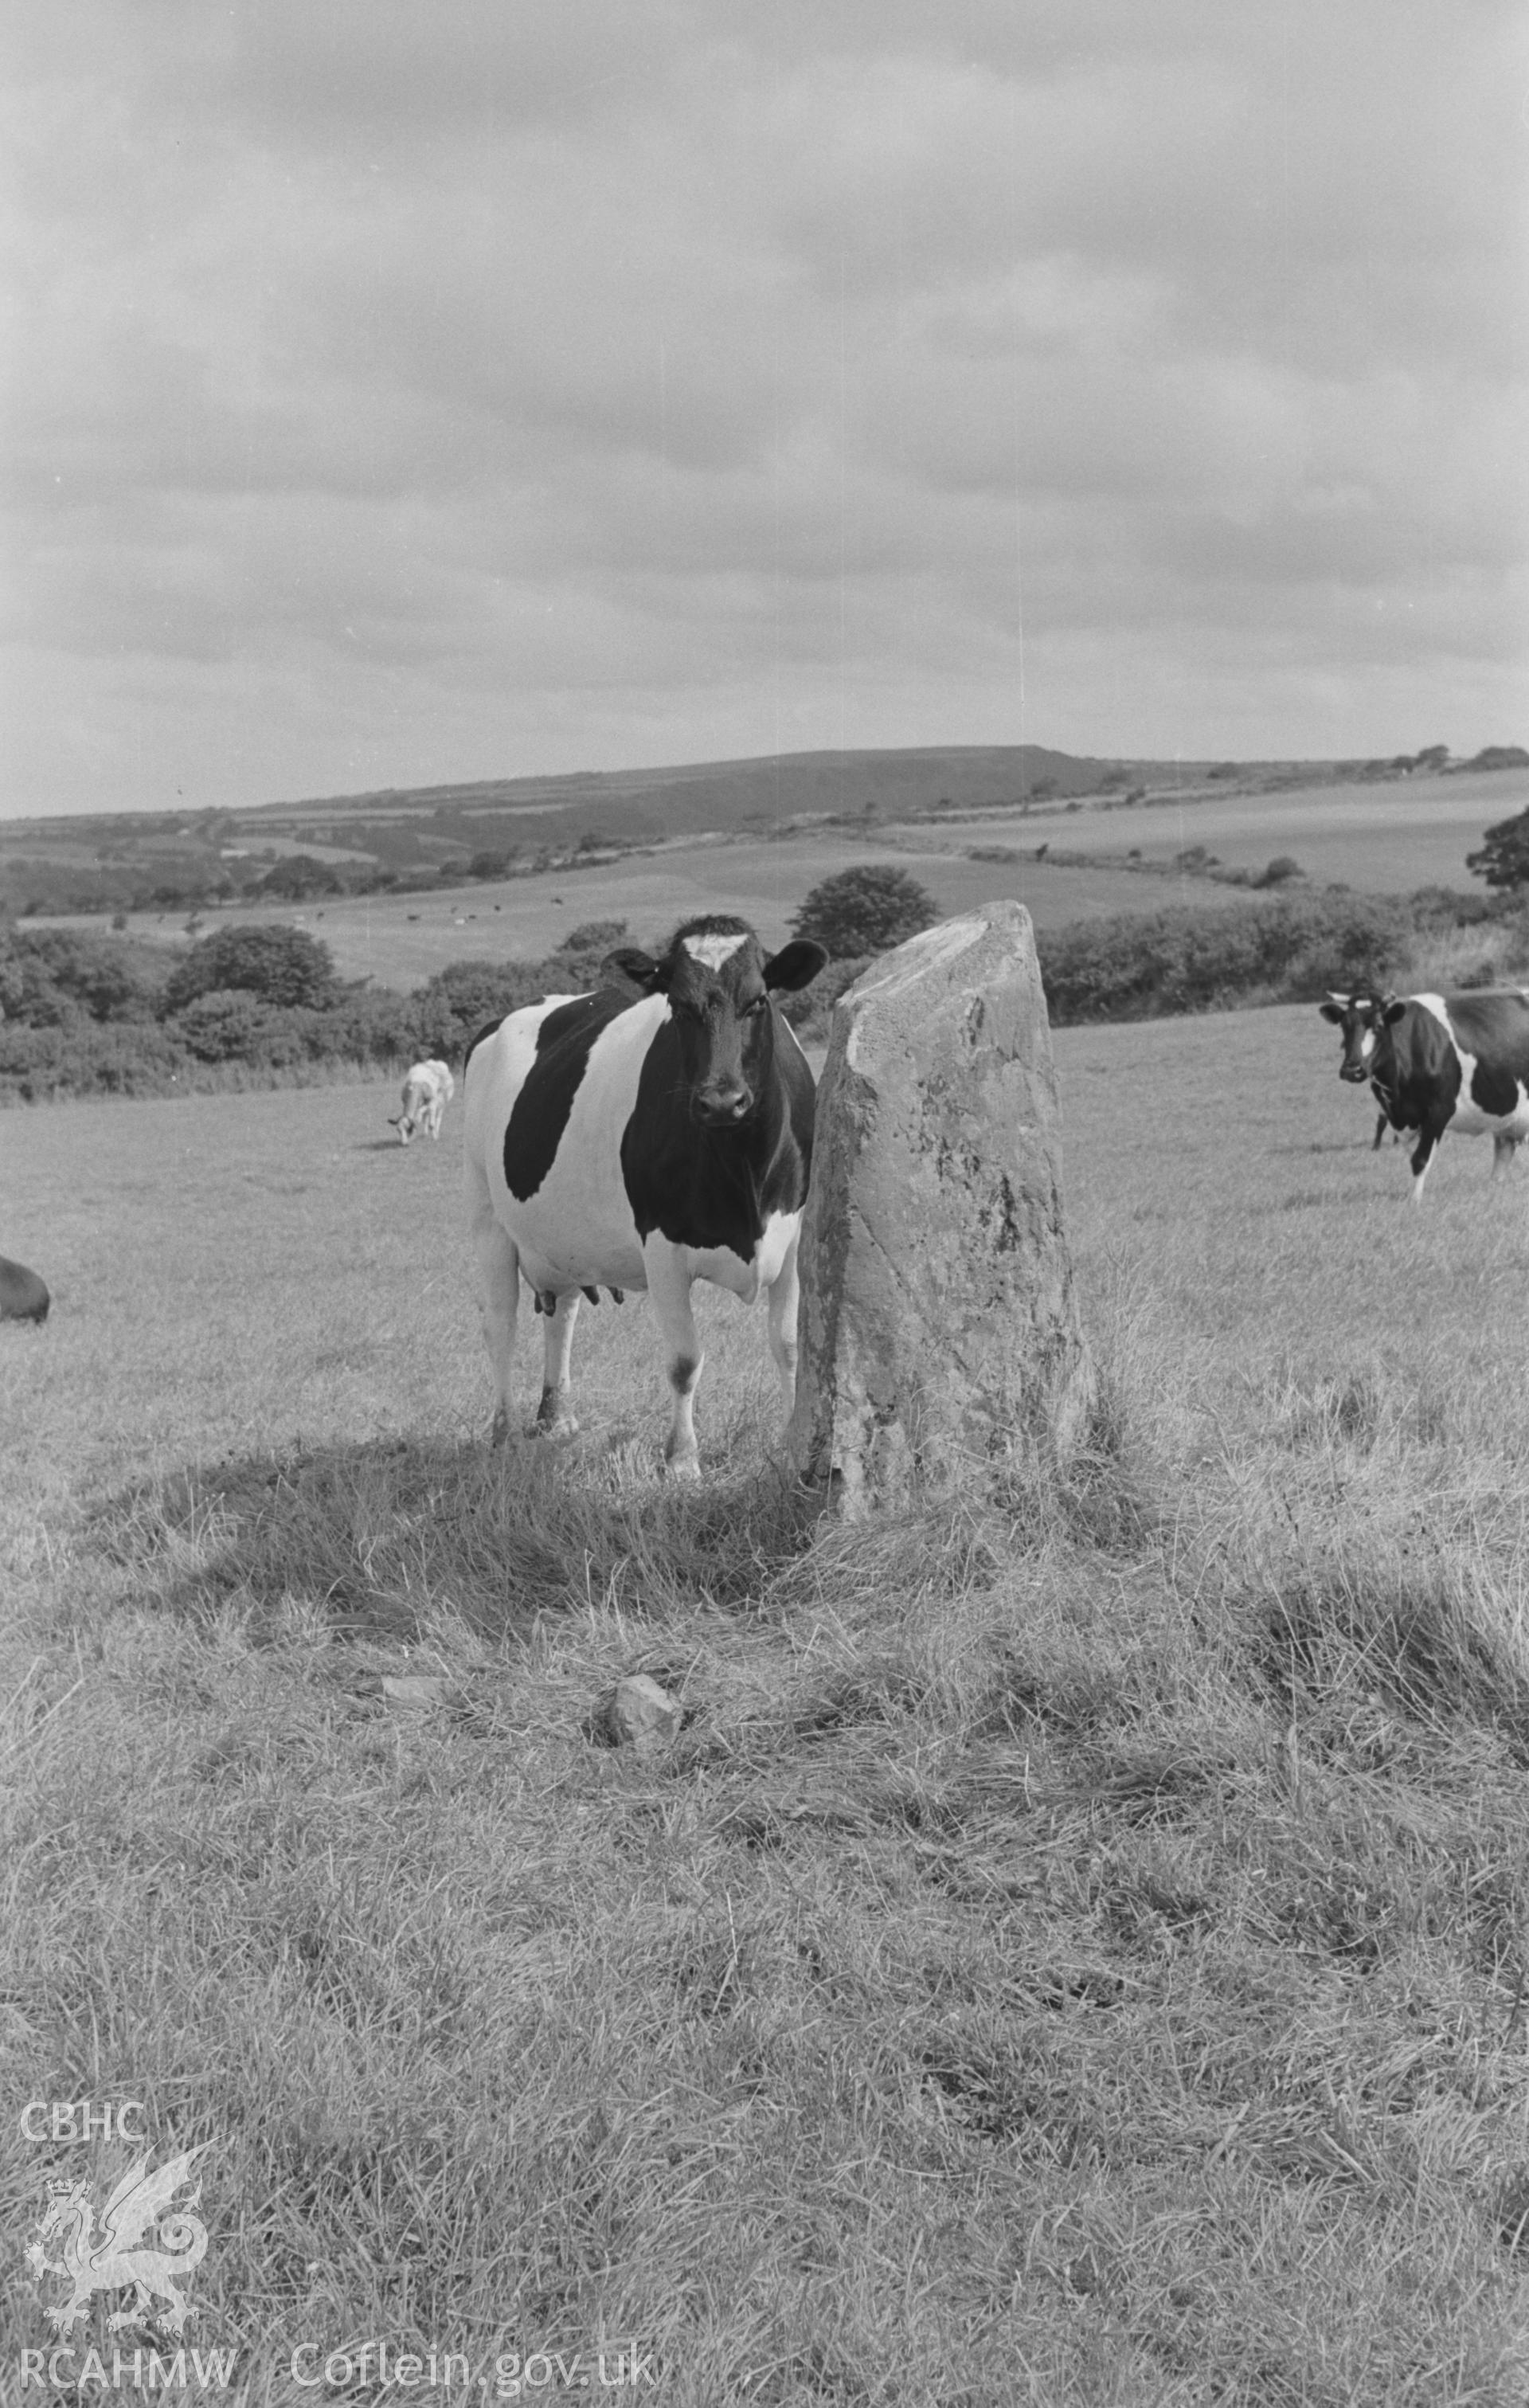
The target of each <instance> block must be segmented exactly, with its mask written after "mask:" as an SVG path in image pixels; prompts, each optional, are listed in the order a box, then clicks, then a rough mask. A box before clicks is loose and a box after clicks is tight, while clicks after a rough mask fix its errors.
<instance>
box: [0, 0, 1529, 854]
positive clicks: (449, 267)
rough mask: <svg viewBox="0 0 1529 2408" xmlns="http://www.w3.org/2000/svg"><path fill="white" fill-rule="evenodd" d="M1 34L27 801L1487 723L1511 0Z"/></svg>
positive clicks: (639, 13)
mask: <svg viewBox="0 0 1529 2408" xmlns="http://www.w3.org/2000/svg"><path fill="white" fill-rule="evenodd" d="M12 39H13V49H14V52H15V72H14V74H13V78H12V82H11V99H10V102H9V104H8V117H9V132H10V135H11V136H12V142H13V148H14V149H15V150H17V151H18V152H19V154H20V155H21V159H22V163H23V174H22V178H21V200H20V203H19V205H18V208H17V210H16V213H15V217H14V221H13V224H12V229H11V246H12V257H13V261H14V272H13V274H12V276H11V278H10V289H11V291H12V294H13V295H14V301H13V310H14V322H13V325H12V328H11V356H12V357H13V358H15V359H17V360H19V361H20V363H21V367H20V370H19V372H18V373H17V375H16V376H15V378H14V380H13V384H12V389H11V392H10V395H9V400H8V405H7V447H6V448H7V496H8V503H9V509H10V550H11V556H12V557H13V558H15V559H17V560H18V561H19V562H20V563H21V574H20V576H19V578H18V580H17V590H16V594H15V596H14V600H13V605H12V609H11V612H10V616H9V619H8V622H7V624H8V626H9V629H10V634H11V638H12V641H13V642H14V643H15V644H16V645H17V646H19V647H21V650H20V652H18V653H17V655H16V660H17V661H18V662H19V663H20V664H21V667H19V668H18V669H15V670H13V673H12V675H13V691H14V695H15V706H16V707H15V709H14V710H13V713H12V717H13V723H14V724H13V729H12V738H11V741H12V744H13V748H14V749H13V753H12V767H11V770H10V778H11V781H12V785H11V807H12V808H15V809H21V810H26V809H44V808H87V807H92V806H95V805H98V803H99V799H100V795H99V779H100V771H99V768H98V767H96V766H94V765H98V764H100V763H102V762H103V761H104V762H107V763H108V764H110V766H111V775H112V781H113V791H114V793H115V795H116V797H117V798H118V799H120V800H124V801H125V800H132V799H137V800H141V801H144V802H151V801H154V800H156V799H162V798H163V796H164V786H165V781H166V779H167V778H168V776H169V774H170V766H171V764H172V763H179V764H180V765H181V766H180V768H179V772H178V774H179V777H180V779H181V781H182V782H183V781H184V777H185V776H186V775H187V774H189V775H191V776H192V777H193V780H196V781H200V782H201V783H202V784H203V785H204V786H205V787H206V788H207V790H208V796H209V798H211V799H217V800H221V801H238V800H246V801H248V800H257V799H261V798H263V797H264V796H270V795H274V794H279V793H282V792H293V791H307V792H317V791H322V788H323V787H324V785H325V784H326V783H328V782H330V781H336V782H340V783H345V782H354V779H353V776H352V774H351V773H352V772H353V771H354V769H355V767H356V766H357V765H358V764H361V763H375V765H376V769H375V774H376V775H377V776H378V778H379V781H382V782H388V783H399V782H404V781H411V780H414V779H417V778H427V777H434V776H439V777H442V778H445V777H450V776H461V775H489V774H494V773H500V774H504V773H509V772H513V771H516V770H527V771H529V770H534V769H540V768H558V767H598V766H617V765H621V764H624V763H627V762H631V761H636V760H640V759H654V758H659V757H663V758H684V757H687V756H689V757H704V756H705V754H706V753H708V752H711V751H715V750H722V751H729V752H742V751H747V750H750V749H768V747H769V745H771V744H773V743H775V742H777V741H781V740H793V741H801V742H804V743H813V744H816V743H825V742H826V743H831V742H835V741H839V740H844V741H853V742H876V741H886V742H889V743H892V742H916V741H921V740H922V741H929V742H933V741H959V740H963V739H964V738H965V739H969V740H972V741H993V740H1002V739H1004V738H1019V737H1021V736H1032V737H1035V738H1040V739H1044V740H1050V741H1055V742H1058V743H1063V744H1068V745H1071V746H1073V747H1075V748H1076V749H1079V750H1090V751H1093V750H1108V749H1120V750H1123V751H1137V750H1140V751H1146V750H1152V749H1172V748H1173V745H1174V744H1177V745H1178V746H1179V749H1181V750H1188V751H1190V752H1192V753H1224V752H1231V751H1235V750H1236V749H1238V747H1239V745H1240V746H1241V747H1242V748H1243V749H1252V750H1255V751H1260V752H1269V751H1274V750H1280V751H1296V752H1300V751H1313V750H1322V749H1324V748H1331V747H1335V746H1336V749H1338V750H1343V751H1352V752H1363V751H1370V750H1377V749H1388V750H1389V749H1400V747H1402V746H1403V745H1407V744H1410V743H1414V742H1422V741H1423V740H1436V737H1437V731H1438V729H1439V727H1440V726H1446V728H1447V732H1449V733H1450V734H1451V735H1452V737H1453V739H1454V740H1456V741H1458V742H1459V743H1461V744H1462V745H1471V744H1474V743H1476V742H1479V741H1484V740H1487V739H1488V738H1493V737H1503V738H1511V737H1512V736H1513V735H1514V734H1515V733H1522V725H1521V724H1520V721H1519V719H1518V718H1517V717H1516V716H1515V714H1518V713H1522V710H1523V702H1524V696H1523V694H1522V688H1521V687H1519V686H1516V685H1515V683H1514V681H1513V676H1512V669H1511V652H1512V638H1513V637H1514V635H1515V633H1516V632H1517V631H1518V629H1519V628H1521V627H1522V620H1521V619H1518V618H1517V617H1516V616H1515V613H1516V611H1517V609H1518V602H1517V589H1516V587H1515V586H1514V584H1513V582H1512V577H1513V573H1514V565H1515V563H1516V562H1517V561H1518V560H1520V559H1521V558H1522V531H1523V512H1522V468H1521V466H1520V465H1519V464H1520V463H1521V462H1522V457H1523V456H1524V433H1525V428H1524V409H1523V398H1522V394H1523V359H1522V349H1523V333H1524V323H1523V309H1522V299H1521V294H1522V265H1523V251H1524V243H1523V222H1522V208H1521V207H1517V206H1516V205H1515V202H1514V195H1515V194H1516V193H1517V192H1518V191H1519V188H1520V179H1521V178H1522V139H1523V136H1522V123H1521V122H1520V119H1519V110H1518V104H1517V99H1516V97H1515V95H1516V94H1519V93H1522V91H1523V90H1524V88H1525V86H1526V84H1529V74H1526V73H1525V68H1526V65H1529V61H1526V59H1525V57H1524V50H1525V42H1524V36H1523V29H1522V24H1521V23H1520V22H1519V21H1518V19H1517V16H1516V13H1515V12H1512V11H1509V10H1508V8H1506V7H1498V6H1496V5H1495V0H1468V5H1466V6H1465V7H1461V6H1459V5H1455V0H1451V5H1450V7H1445V5H1444V0H1388V4H1387V5H1386V6H1385V7H1381V6H1380V0H1355V5H1353V6H1352V7H1349V8H1347V9H1344V10H1342V11H1335V10H1333V9H1331V8H1330V7H1319V6H1318V5H1316V0H1292V5H1291V6H1290V7H1286V8H1284V9H1282V10H1280V11H1279V12H1273V13H1268V14H1265V13H1264V12H1257V11H1243V10H1226V9H1222V8H1217V7H1213V6H1212V5H1211V0H1165V5H1164V6H1163V7H1158V8H1154V9H1152V10H1142V9H1139V8H1128V7H1125V6H1124V5H1123V0H1076V5H1069V6H1066V7H1064V6H1063V5H1062V0H1037V4H1036V6H1034V7H1028V8H1026V9H1025V10H1024V11H1017V10H1014V9H1013V8H1012V7H1009V6H1007V0H1006V4H1005V5H1003V6H999V5H996V0H994V5H988V0H950V5H949V6H947V7H941V8H938V9H936V8H935V7H933V6H931V5H923V0H881V5H879V6H873V5H871V0H863V5H858V6H856V5H848V0H847V5H845V6H843V7H837V8H836V9H835V10H833V11H828V12H825V11H823V10H822V8H821V7H815V6H813V7H809V6H807V5H805V0H778V5H776V6H773V7H764V6H763V5H758V6H756V5H754V4H753V0H736V5H731V6H730V7H728V9H726V10H725V11H717V10H715V9H714V8H710V7H702V6H701V5H700V0H652V5H647V6H645V7H642V8H641V9H636V8H633V7H631V6H630V5H629V0H578V5H576V6H570V5H568V0H521V5H518V6H517V7H515V8H514V9H506V8H504V7H502V6H500V5H499V0H460V4H459V5H458V6H456V7H453V8H452V9H450V10H448V11H436V12H434V13H429V12H424V11H422V10H421V9H420V8H419V7H417V5H415V0H365V4H364V5H362V0H325V6H324V7H322V8H315V7H312V6H311V5H309V4H308V0H263V5H262V6H260V7H253V6H250V5H241V6H238V7H233V8H230V9H228V10H219V11H216V12H214V11H207V10H193V9H187V8H185V7H182V6H180V5H179V0H134V5H132V6H131V7H130V6H128V5H127V0H78V5H77V6H75V7H71V8H69V9H67V10H58V9H51V10H45V9H43V8H42V7H40V6H36V7H27V8H23V10H22V11H21V16H20V19H19V22H18V24H17V26H16V28H15V29H14V32H13V36H12ZM1021 660H1022V661H1023V664H1024V674H1023V679H1022V680H1021V677H1020V663H1021ZM39 663H43V664H46V674H42V673H40V672H39V667H38V665H39ZM1168 696H1172V697H1175V699H1174V700H1173V702H1172V703H1171V706H1170V705H1169V704H1168V703H1167V702H1166V701H1165V697H1168ZM1303 697H1304V699H1303ZM61 706H62V707H64V708H65V709H66V710H67V711H68V713H69V714H70V717H71V721H72V723H73V724H76V725H78V726H80V727H82V728H84V729H86V730H88V731H91V736H90V741H89V742H86V743H84V744H83V745H82V746H79V747H75V748H73V749H71V750H69V751H67V752H65V751H64V750H62V749H61V748H60V747H59V746H58V745H57V744H56V742H55V740H54V738H53V734H52V726H51V724H50V713H52V712H55V711H56V710H58V709H59V708H60V707H61ZM1293 710H1294V711H1295V714H1296V716H1295V718H1294V719H1293V718H1292V711H1293ZM1302 710H1305V711H1306V712H1307V713H1308V716H1309V724H1306V723H1303V722H1302V721H1301V719H1300V715H1299V714H1300V712H1301V711H1302ZM1470 711H1474V712H1477V713H1479V714H1480V716H1479V717H1477V718H1475V719H1472V718H1470V717H1469V716H1468V712H1470ZM135 712H137V713H138V714H139V719H138V722H137V723H135ZM1398 713H1399V714H1400V716H1399V718H1398V717H1397V716H1396V715H1397V714H1398ZM1196 714H1197V717H1198V724H1197V725H1191V724H1189V721H1190V719H1191V718H1193V717H1194V716H1195V715H1196ZM135 724H136V725H137V732H136V734H134V733H133V730H134V728H135ZM1170 738H1171V739H1172V743H1170V740H1169V739H1170ZM390 748H391V749H390ZM654 748H658V749H657V750H656V751H655V749H654ZM82 762H86V763H89V764H91V765H93V766H92V767H90V770H89V773H88V774H87V772H86V771H85V770H84V769H82V768H81V766H80V765H81V763H82Z"/></svg>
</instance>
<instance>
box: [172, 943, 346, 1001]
mask: <svg viewBox="0 0 1529 2408" xmlns="http://www.w3.org/2000/svg"><path fill="white" fill-rule="evenodd" d="M233 988H242V989H243V990H244V991H245V992H247V993H248V994H250V995H256V996H259V997H260V999H261V1001H262V1002H263V1003H276V1004H307V1005H310V1006H311V1007H313V1009H315V1010H316V1011H322V1010H323V1009H324V1007H325V1006H326V1005H327V1004H329V1003H332V1002H333V1000H334V996H335V957H334V955H333V953H331V952H330V950H329V947H328V946H327V945H326V944H325V943H324V942H323V940H322V938H319V937H310V936H309V935H308V933H307V929H306V928H279V927H271V926H268V925H259V924H255V925H250V924H245V925H235V926H234V927H231V928H218V929H216V930H214V932H213V934H212V935H211V936H210V937H204V938H203V939H202V941H201V943H200V944H196V945H193V947H192V949H191V951H190V953H187V954H186V956H185V958H184V960H182V961H179V962H178V963H177V964H176V966H175V968H174V969H173V970H172V971H171V972H170V977H169V982H168V984H167V985H166V987H165V990H164V1002H165V1008H166V1010H167V1011H181V1010H182V1009H183V1007H184V1006H185V1005H186V1004H188V1003H191V1002H193V1001H194V1000H195V998H196V996H199V995H212V994H214V993H218V992H220V991H225V990H229V989H233Z"/></svg>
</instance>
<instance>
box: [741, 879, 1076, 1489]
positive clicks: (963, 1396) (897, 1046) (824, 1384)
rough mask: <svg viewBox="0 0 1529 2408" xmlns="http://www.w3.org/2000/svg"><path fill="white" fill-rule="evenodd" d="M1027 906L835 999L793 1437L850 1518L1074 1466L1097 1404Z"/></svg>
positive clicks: (913, 947)
mask: <svg viewBox="0 0 1529 2408" xmlns="http://www.w3.org/2000/svg"><path fill="white" fill-rule="evenodd" d="M1061 1139H1062V1131H1061V1116H1060V1112H1059V1110H1058V1106H1057V1097H1056V1080H1055V1076H1054V1073H1053V1071H1052V1068H1051V1042H1050V1028H1049V1026H1048V1025H1047V1019H1046V999H1045V996H1044V995H1043V994H1042V992H1041V983H1040V972H1039V969H1038V968H1037V966H1036V948H1035V940H1034V938H1033V936H1032V933H1031V927H1030V914H1029V913H1028V912H1027V911H1026V910H1023V909H1022V906H1021V905H1019V904H1018V903H992V904H987V905H984V906H983V907H982V908H981V909H980V910H976V911H970V912H967V913H965V915H964V916H963V917H962V918H961V919H958V920H947V921H945V922H943V923H942V925H940V926H938V927H936V928H928V929H926V930H925V931H924V933H923V935H922V936H919V937H914V938H911V939H909V941H908V942H907V944H906V945H900V946H899V947H898V949H897V951H896V952H895V953H889V954H887V955H886V956H884V958H883V959H882V960H880V961H879V962H877V963H876V964H875V965H874V967H873V968H870V969H868V970H867V971H866V972H865V975H864V976H863V977H862V978H860V979H858V980H857V981H856V982H855V984H854V985H853V986H852V987H850V990H849V992H848V994H846V995H845V996H843V997H842V998H841V1000H840V1001H839V1002H838V1004H836V1007H835V1011H834V1022H833V1029H832V1034H831V1036H830V1039H829V1046H828V1060H827V1063H826V1065H825V1066H824V1069H823V1074H822V1080H821V1082H819V1088H818V1117H817V1136H816V1139H815V1141H814V1149H813V1163H812V1187H811V1192H810V1194H809V1196H808V1198H807V1212H806V1216H805V1219H804V1223H803V1229H802V1248H801V1269H802V1305H801V1318H800V1328H799V1335H800V1341H801V1363H800V1369H799V1372H798V1377H797V1385H796V1408H795V1411H794V1412H793V1415H792V1421H791V1428H790V1432H789V1439H788V1443H789V1446H790V1449H791V1453H792V1456H793V1461H794V1463H795V1465H796V1467H797V1469H798V1470H799V1471H800V1472H801V1473H802V1474H803V1475H804V1476H805V1477H806V1478H807V1479H808V1480H810V1481H813V1482H820V1483H823V1484H826V1483H827V1482H828V1481H829V1480H830V1479H831V1478H832V1479H833V1480H834V1482H835V1485H836V1497H837V1501H838V1505H839V1508H840V1510H841V1511H842V1512H844V1513H845V1514H846V1515H848V1516H850V1517H854V1516H857V1515H859V1514H862V1513H865V1512H868V1511H870V1510H871V1509H872V1508H873V1507H875V1506H876V1505H879V1504H883V1503H885V1504H891V1505H893V1506H898V1505H906V1504H907V1503H909V1502H911V1501H912V1500H913V1499H914V1498H917V1497H919V1496H924V1497H928V1496H931V1495H939V1494H941V1493H943V1492H945V1491H947V1490H948V1489H949V1488H950V1486H951V1485H952V1484H953V1483H954V1482H955V1481H956V1479H957V1478H958V1477H959V1476H960V1473H961V1471H962V1469H963V1467H964V1466H969V1465H972V1464H976V1465H979V1466H980V1465H988V1466H993V1465H994V1464H995V1463H997V1462H1001V1461H1014V1460H1016V1459H1017V1460H1020V1461H1027V1462H1030V1463H1036V1462H1037V1461H1038V1462H1041V1463H1046V1462H1049V1461H1060V1460H1065V1457H1066V1456H1067V1455H1068V1454H1069V1453H1070V1451H1071V1450H1072V1448H1073V1446H1074V1444H1075V1443H1076V1441H1077V1439H1078V1437H1079V1433H1080V1430H1081V1427H1082V1424H1083V1422H1084V1419H1085V1417H1086V1415H1087V1412H1088V1409H1089V1405H1090V1403H1091V1400H1092V1397H1093V1377H1092V1373H1091V1370H1090V1366H1089V1359H1088V1353H1087V1348H1086V1346H1085V1344H1084V1340H1083V1336H1082V1332H1081V1329H1080V1327H1079V1318H1078V1308H1077V1301H1076V1297H1075V1295H1074V1290H1073V1278H1072V1266H1071V1261H1070V1258H1069V1255H1068V1252H1067V1241H1066V1235H1065V1229H1064V1226H1063V1211H1062V1143H1061Z"/></svg>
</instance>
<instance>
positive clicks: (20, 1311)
mask: <svg viewBox="0 0 1529 2408" xmlns="http://www.w3.org/2000/svg"><path fill="white" fill-rule="evenodd" d="M52 1300H53V1299H52V1297H50V1295H49V1293H48V1288H47V1284H46V1283H45V1282H44V1281H42V1280H40V1279H39V1278H38V1277H37V1274H36V1271H29V1270H28V1269H27V1267H26V1265H25V1264H24V1263H13V1262H12V1261H11V1260H10V1258H9V1256H8V1255H6V1254H0V1321H36V1322H39V1323H40V1322H44V1321H46V1320H47V1318H48V1308H49V1306H50V1304H51V1303H52Z"/></svg>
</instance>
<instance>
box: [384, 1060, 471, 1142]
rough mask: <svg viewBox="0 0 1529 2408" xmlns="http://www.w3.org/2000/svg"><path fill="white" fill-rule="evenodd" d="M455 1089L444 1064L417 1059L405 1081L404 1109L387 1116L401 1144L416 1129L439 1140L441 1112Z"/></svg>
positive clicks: (389, 1124) (448, 1069)
mask: <svg viewBox="0 0 1529 2408" xmlns="http://www.w3.org/2000/svg"><path fill="white" fill-rule="evenodd" d="M456 1091H457V1082H456V1081H455V1080H454V1079H453V1078H452V1076H451V1072H450V1066H449V1065H448V1064H447V1063H445V1062H416V1063H415V1065H414V1068H412V1070H410V1071H409V1073H408V1075H407V1078H406V1079H405V1081H404V1108H403V1110H402V1111H397V1112H393V1114H392V1115H391V1116H390V1118H389V1121H388V1126H389V1128H395V1129H396V1130H397V1132H398V1138H399V1142H400V1143H401V1144H403V1145H407V1143H408V1141H409V1139H410V1138H411V1137H412V1136H413V1135H414V1134H415V1132H416V1130H418V1129H422V1130H423V1131H424V1133H425V1135H426V1136H427V1137H431V1138H436V1139H438V1138H439V1136H440V1124H441V1114H442V1113H443V1112H444V1111H445V1110H446V1107H447V1105H448V1104H449V1103H450V1100H451V1098H452V1097H453V1096H454V1095H455V1094H456Z"/></svg>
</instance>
